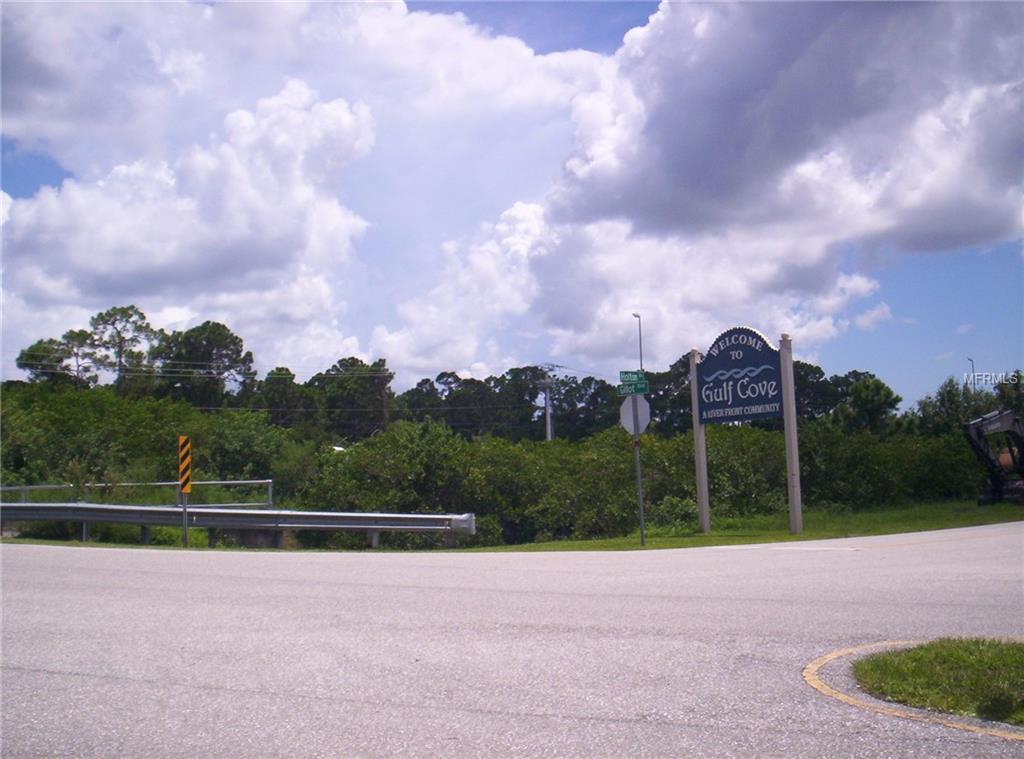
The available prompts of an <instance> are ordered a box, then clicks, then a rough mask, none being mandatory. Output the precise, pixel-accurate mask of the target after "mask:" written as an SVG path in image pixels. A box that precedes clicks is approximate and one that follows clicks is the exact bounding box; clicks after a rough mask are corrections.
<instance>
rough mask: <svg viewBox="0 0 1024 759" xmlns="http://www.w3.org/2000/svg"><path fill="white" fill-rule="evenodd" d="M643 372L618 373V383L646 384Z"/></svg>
mask: <svg viewBox="0 0 1024 759" xmlns="http://www.w3.org/2000/svg"><path fill="white" fill-rule="evenodd" d="M646 381H647V377H645V376H644V373H643V372H619V382H624V383H628V382H646Z"/></svg>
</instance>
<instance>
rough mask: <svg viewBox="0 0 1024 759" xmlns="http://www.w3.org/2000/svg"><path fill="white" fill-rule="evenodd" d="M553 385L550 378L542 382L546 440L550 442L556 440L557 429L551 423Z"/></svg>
mask: <svg viewBox="0 0 1024 759" xmlns="http://www.w3.org/2000/svg"><path fill="white" fill-rule="evenodd" d="M553 384H554V380H552V379H551V377H550V376H547V377H545V378H544V379H542V380H541V381H540V386H541V387H542V388H544V439H545V440H546V441H548V442H551V441H552V440H554V439H555V428H554V425H553V424H552V422H551V385H553Z"/></svg>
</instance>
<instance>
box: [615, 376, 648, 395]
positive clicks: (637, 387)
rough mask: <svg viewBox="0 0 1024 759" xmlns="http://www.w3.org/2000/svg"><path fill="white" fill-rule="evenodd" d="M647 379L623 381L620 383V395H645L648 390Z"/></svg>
mask: <svg viewBox="0 0 1024 759" xmlns="http://www.w3.org/2000/svg"><path fill="white" fill-rule="evenodd" d="M648 390H649V388H648V385H647V380H645V379H643V380H640V381H638V382H623V383H622V384H621V385H619V395H643V394H644V393H646V392H648Z"/></svg>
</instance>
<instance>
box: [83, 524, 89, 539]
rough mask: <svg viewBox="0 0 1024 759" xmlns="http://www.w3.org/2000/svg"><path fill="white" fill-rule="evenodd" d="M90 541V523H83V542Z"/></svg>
mask: <svg viewBox="0 0 1024 759" xmlns="http://www.w3.org/2000/svg"><path fill="white" fill-rule="evenodd" d="M88 539H89V523H88V522H82V542H83V543H85V542H86V541H87V540H88Z"/></svg>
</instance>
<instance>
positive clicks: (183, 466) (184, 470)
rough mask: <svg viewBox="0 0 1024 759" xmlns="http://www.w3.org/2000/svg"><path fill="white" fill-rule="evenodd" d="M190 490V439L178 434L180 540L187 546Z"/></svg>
mask: <svg viewBox="0 0 1024 759" xmlns="http://www.w3.org/2000/svg"><path fill="white" fill-rule="evenodd" d="M191 492H192V439H191V438H190V437H189V436H188V435H178V503H179V504H181V540H182V542H183V543H184V545H185V547H186V548H188V494H189V493H191Z"/></svg>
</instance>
